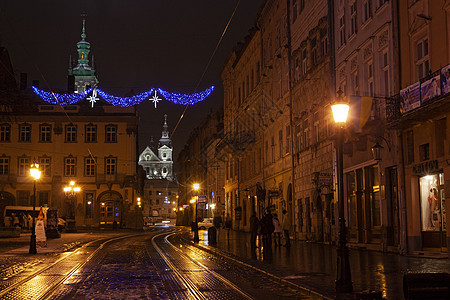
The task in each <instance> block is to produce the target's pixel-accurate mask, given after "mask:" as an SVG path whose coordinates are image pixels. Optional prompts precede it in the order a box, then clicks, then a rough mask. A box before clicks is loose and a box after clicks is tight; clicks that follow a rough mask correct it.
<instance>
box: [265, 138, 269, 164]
mask: <svg viewBox="0 0 450 300" xmlns="http://www.w3.org/2000/svg"><path fill="white" fill-rule="evenodd" d="M265 150H266V151H265V152H266V157H265V160H266V164H268V163H269V142H268V141H266V145H265Z"/></svg>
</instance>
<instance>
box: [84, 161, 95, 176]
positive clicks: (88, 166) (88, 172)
mask: <svg viewBox="0 0 450 300" xmlns="http://www.w3.org/2000/svg"><path fill="white" fill-rule="evenodd" d="M84 176H95V159H94V158H92V157H86V158H85V159H84Z"/></svg>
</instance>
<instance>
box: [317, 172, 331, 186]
mask: <svg viewBox="0 0 450 300" xmlns="http://www.w3.org/2000/svg"><path fill="white" fill-rule="evenodd" d="M312 183H314V184H316V185H318V186H329V185H332V184H333V174H331V173H319V172H315V173H314V175H313V178H312Z"/></svg>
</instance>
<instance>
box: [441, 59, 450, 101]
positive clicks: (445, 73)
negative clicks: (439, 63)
mask: <svg viewBox="0 0 450 300" xmlns="http://www.w3.org/2000/svg"><path fill="white" fill-rule="evenodd" d="M441 83H442V84H441V87H442V88H441V91H442V95H445V94H447V93H448V92H450V65H448V66H446V67H443V68H442V69H441Z"/></svg>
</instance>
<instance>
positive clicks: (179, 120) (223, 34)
mask: <svg viewBox="0 0 450 300" xmlns="http://www.w3.org/2000/svg"><path fill="white" fill-rule="evenodd" d="M240 3H241V0H238V2H237V4H236V6H235V8H234V10H233V13H232V14H231V16H230V18H229V19H228V22H227V25H226V26H225V28H224V30H223V31H222V35H221V36H220V39H219V40H218V42H217V44H216V47H215V48H214V51H213V53H212V54H211V56H210V58H209V60H208V63H207V64H206V67H205V68H204V70H203V73H202V75H201V76H200V79H199V80H198V82H197V85H196V86H195V90H194V93H195V92H197V89H198V87H199V86H200V83H201V82H202V80H203V77H204V76H205V74H206V71H207V70H208V68H209V65H210V64H211V62H212V59H213V58H214V55H215V54H216V52H217V49H218V48H219V46H220V44H221V42H222V40H223V37H224V36H225V33H226V32H227V30H228V27H229V26H230V23H231V20H232V19H233V17H234V15H235V14H236V11H237V9H238V7H239V4H240ZM188 106H189V104H186V106H185V107H184V110H183V113H182V114H181V116H180V118H179V119H178V122H177V124H176V125H175V128H174V129H173V131H172V133H171V135H170V138H172V136H173V134H174V133H175V131H176V130H177V128H178V125H179V124H180V122H181V120H182V119H183V117H184V115H185V113H186V110H187V108H188Z"/></svg>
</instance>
